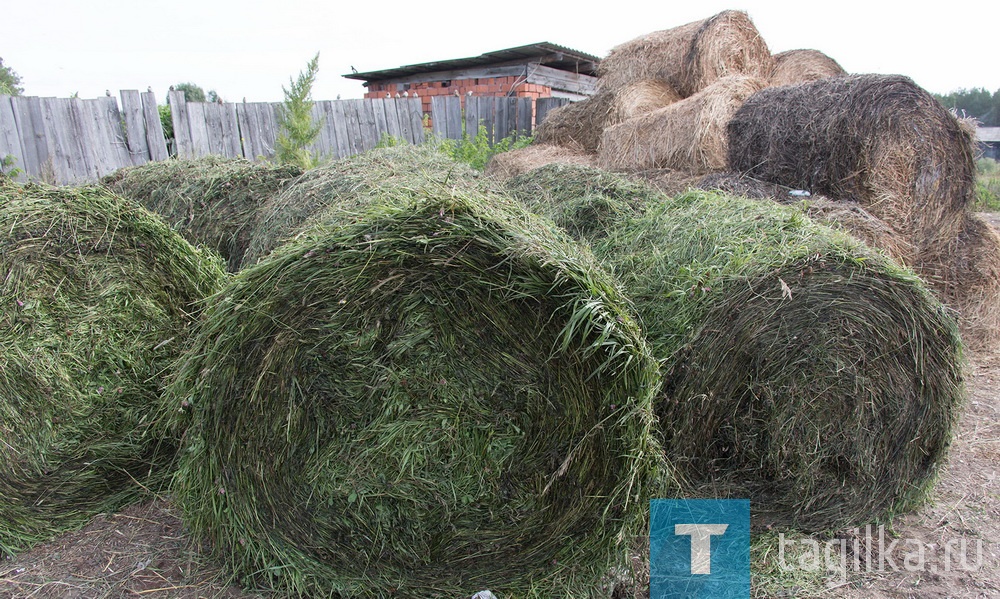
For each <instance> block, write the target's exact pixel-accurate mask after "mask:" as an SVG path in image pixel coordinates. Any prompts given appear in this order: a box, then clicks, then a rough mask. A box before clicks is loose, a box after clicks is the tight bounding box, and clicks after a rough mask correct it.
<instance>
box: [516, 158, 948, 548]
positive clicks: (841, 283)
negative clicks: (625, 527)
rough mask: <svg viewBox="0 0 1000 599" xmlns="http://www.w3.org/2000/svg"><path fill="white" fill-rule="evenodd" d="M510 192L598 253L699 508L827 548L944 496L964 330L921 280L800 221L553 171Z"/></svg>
mask: <svg viewBox="0 0 1000 599" xmlns="http://www.w3.org/2000/svg"><path fill="white" fill-rule="evenodd" d="M506 187H507V188H508V189H509V190H510V191H511V192H512V193H513V194H514V196H515V197H517V198H518V199H520V200H522V201H523V202H525V203H526V204H527V205H528V206H529V207H531V208H532V209H533V210H535V211H536V212H539V213H541V214H544V215H546V216H548V217H549V218H551V219H552V220H553V221H554V222H556V223H558V224H559V225H561V226H562V227H563V228H564V229H566V230H567V231H570V232H571V233H572V234H574V235H575V236H577V237H578V238H580V239H584V240H586V241H588V242H589V245H590V247H592V248H593V251H594V253H595V255H597V256H598V257H599V258H600V259H601V260H602V262H603V264H604V266H605V267H606V268H608V269H609V270H611V271H612V272H614V273H615V274H616V275H617V277H618V279H619V280H620V281H621V282H622V284H623V285H624V287H625V290H626V292H627V293H628V295H629V296H630V297H631V298H632V300H633V301H634V302H635V304H636V308H637V310H638V312H639V315H640V317H641V320H642V322H643V326H644V328H645V331H646V335H647V337H648V338H649V340H650V342H651V344H652V346H653V348H654V352H655V353H656V356H657V358H659V359H660V360H661V361H662V363H663V377H664V390H663V392H662V393H661V395H660V398H659V400H658V401H657V403H656V412H657V416H658V418H659V422H660V428H661V430H662V432H663V435H664V445H665V448H666V452H667V456H668V459H669V460H670V462H671V463H672V464H673V465H674V467H675V469H676V470H677V471H678V472H679V474H680V475H681V478H682V479H683V480H685V481H687V482H688V483H691V484H692V485H693V486H692V487H689V488H687V489H685V491H686V492H687V493H688V494H694V495H699V496H700V495H709V496H723V497H725V496H736V497H750V498H751V501H752V502H753V506H754V507H753V512H754V522H755V523H756V524H758V525H763V524H765V523H766V524H782V525H794V526H796V527H799V528H800V529H804V530H831V529H836V528H838V527H841V526H851V525H856V524H857V523H858V522H868V521H871V520H872V519H879V518H883V517H885V516H886V515H888V514H892V513H897V512H898V511H900V510H903V509H907V508H908V507H911V506H913V505H914V504H915V503H917V502H919V501H920V500H921V499H922V498H923V497H924V496H925V494H926V491H927V489H928V488H929V486H930V484H931V483H932V481H933V480H934V477H935V473H936V472H937V468H938V466H939V465H940V463H941V460H942V458H943V456H944V453H945V450H946V448H947V446H948V444H949V441H950V435H951V427H952V424H953V422H954V420H955V417H956V414H957V412H958V408H959V406H960V405H961V400H962V395H963V394H962V385H961V381H962V372H961V352H960V351H959V340H958V336H957V331H956V329H955V326H954V322H953V320H952V319H951V318H950V317H949V316H948V315H947V314H946V313H945V311H944V310H943V308H942V306H941V304H940V302H938V301H936V300H935V299H934V298H933V297H932V296H931V295H930V294H929V293H928V291H927V289H926V288H925V286H924V285H923V283H922V282H921V281H920V280H919V279H918V278H917V277H915V276H913V274H912V273H911V272H909V271H908V270H906V269H904V268H902V267H901V266H899V265H898V264H896V263H895V262H893V261H892V260H890V259H889V258H887V257H886V256H883V255H881V254H880V253H878V252H876V251H873V250H872V249H870V248H868V247H867V246H865V245H863V244H861V243H860V242H858V241H857V240H854V239H852V238H850V237H849V236H847V235H845V234H844V233H842V232H839V231H836V230H834V229H831V228H828V227H825V226H822V225H820V224H817V223H815V222H813V221H811V220H810V219H808V218H806V217H805V216H804V215H803V214H802V213H801V212H800V211H799V210H797V209H795V208H793V207H785V206H778V205H776V204H775V203H772V202H760V201H754V200H750V199H746V198H739V197H734V196H728V195H725V194H719V193H718V192H706V191H697V192H688V193H686V194H681V195H678V196H676V197H669V196H666V195H664V194H663V193H662V192H659V191H657V190H656V189H655V188H653V187H651V186H649V185H648V184H644V183H642V182H640V181H629V180H627V179H625V178H623V177H622V176H620V175H618V174H615V173H610V172H606V171H602V170H600V169H596V168H592V167H580V166H576V165H558V164H552V165H547V166H545V167H541V168H538V169H536V170H534V171H531V172H529V173H526V174H524V175H520V176H518V177H515V178H513V179H511V180H510V181H508V182H507V184H506Z"/></svg>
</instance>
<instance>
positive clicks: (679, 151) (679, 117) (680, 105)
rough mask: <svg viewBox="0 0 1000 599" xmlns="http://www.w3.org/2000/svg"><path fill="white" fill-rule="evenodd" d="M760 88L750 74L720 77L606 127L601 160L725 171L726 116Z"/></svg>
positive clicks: (607, 164) (620, 166) (621, 166)
mask: <svg viewBox="0 0 1000 599" xmlns="http://www.w3.org/2000/svg"><path fill="white" fill-rule="evenodd" d="M762 86H763V84H762V83H761V82H760V80H758V79H754V78H752V77H744V76H733V77H723V78H722V79H719V80H717V81H715V82H714V83H712V84H711V85H710V86H708V87H707V88H705V89H704V90H702V91H700V92H698V93H697V94H695V95H693V96H691V97H690V98H686V99H684V100H681V101H680V102H676V103H674V104H671V105H669V106H666V107H664V108H660V109H659V110H655V111H653V112H651V113H648V114H646V115H645V116H641V117H637V118H633V119H630V120H628V121H625V122H623V123H621V124H618V125H615V126H613V127H609V128H608V129H606V130H605V131H604V134H603V135H602V136H601V142H600V147H599V151H598V159H599V163H600V164H601V166H602V167H604V168H607V169H611V170H626V171H631V170H644V169H660V168H668V169H673V170H681V171H686V172H690V173H694V174H704V173H706V172H711V171H718V170H724V169H725V168H726V164H727V159H728V153H729V150H728V145H727V133H726V126H727V125H728V123H729V119H730V118H731V117H732V115H733V114H735V113H736V111H737V110H739V108H740V106H741V105H742V104H743V102H744V101H745V100H746V99H747V98H749V97H750V96H752V95H753V94H754V93H756V92H757V91H759V90H760V89H761V87H762Z"/></svg>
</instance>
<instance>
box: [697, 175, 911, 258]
mask: <svg viewBox="0 0 1000 599" xmlns="http://www.w3.org/2000/svg"><path fill="white" fill-rule="evenodd" d="M698 187H699V188H701V189H708V190H718V191H722V192H724V193H727V194H729V195H736V196H742V197H745V198H751V199H755V200H764V199H767V200H772V201H775V202H779V203H782V204H795V205H796V206H798V207H799V208H801V209H802V210H803V211H804V212H805V213H806V215H808V216H809V218H812V219H813V220H815V221H817V222H820V223H823V224H825V225H828V226H831V227H834V228H838V229H841V230H843V231H846V232H847V233H849V234H850V235H853V236H854V237H856V238H858V239H860V240H861V241H863V242H865V243H866V244H867V245H868V246H869V247H873V248H878V249H880V250H882V251H884V252H885V253H886V254H888V255H889V257H891V258H892V259H894V260H895V261H896V262H898V263H900V264H902V265H904V266H909V264H908V262H907V261H908V260H910V259H911V258H912V256H913V255H914V253H915V248H914V247H913V245H912V244H910V243H909V242H908V241H907V240H906V239H904V238H903V237H902V236H901V235H900V234H899V233H897V232H895V231H893V230H892V228H891V227H889V226H888V225H886V224H885V223H884V222H882V221H881V220H879V219H877V218H875V217H874V216H872V215H871V213H869V212H868V211H867V210H865V209H864V208H862V207H861V206H860V205H859V204H857V203H856V202H836V201H833V200H831V199H830V198H827V197H825V196H822V195H815V196H813V195H810V196H808V197H806V198H803V197H801V196H798V195H794V194H793V193H792V192H793V191H796V190H793V189H791V188H789V187H785V186H784V185H777V184H775V183H766V182H764V181H760V180H758V179H754V178H752V177H745V176H742V175H740V174H739V173H729V172H727V173H713V174H711V175H708V176H707V177H705V178H704V179H702V180H701V181H700V182H699V183H698Z"/></svg>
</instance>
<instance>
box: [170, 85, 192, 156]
mask: <svg viewBox="0 0 1000 599" xmlns="http://www.w3.org/2000/svg"><path fill="white" fill-rule="evenodd" d="M167 103H168V104H170V118H171V120H172V121H173V124H174V153H176V154H177V157H178V158H194V157H195V153H194V146H193V144H192V141H191V126H190V125H189V124H188V121H189V117H188V110H187V100H185V99H184V92H182V91H176V90H171V91H169V92H167Z"/></svg>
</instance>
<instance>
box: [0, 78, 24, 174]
mask: <svg viewBox="0 0 1000 599" xmlns="http://www.w3.org/2000/svg"><path fill="white" fill-rule="evenodd" d="M8 156H9V157H12V158H13V164H10V165H8V166H7V167H6V168H4V172H6V173H10V172H11V171H12V169H14V168H16V169H18V173H19V174H18V176H17V177H15V180H17V181H26V180H27V174H26V172H25V169H24V148H22V147H21V134H20V133H19V132H18V130H17V121H15V120H14V107H13V106H12V104H11V97H10V96H3V95H0V160H2V159H5V158H7V157H8Z"/></svg>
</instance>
